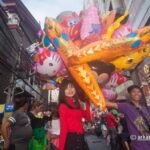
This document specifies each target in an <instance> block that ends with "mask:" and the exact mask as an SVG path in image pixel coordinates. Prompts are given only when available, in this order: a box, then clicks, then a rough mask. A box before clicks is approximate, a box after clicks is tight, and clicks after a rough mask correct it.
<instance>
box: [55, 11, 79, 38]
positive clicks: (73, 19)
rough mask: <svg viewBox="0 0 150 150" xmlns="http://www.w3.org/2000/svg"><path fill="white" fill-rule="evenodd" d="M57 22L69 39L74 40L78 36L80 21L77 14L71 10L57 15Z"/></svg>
mask: <svg viewBox="0 0 150 150" xmlns="http://www.w3.org/2000/svg"><path fill="white" fill-rule="evenodd" d="M57 20H58V22H59V23H60V24H61V26H62V27H63V29H64V31H65V32H66V33H67V34H68V35H69V37H70V39H72V40H76V39H78V38H79V36H80V28H81V22H80V18H79V16H78V15H77V14H76V13H75V12H72V11H64V12H62V13H61V14H60V15H59V16H58V17H57Z"/></svg>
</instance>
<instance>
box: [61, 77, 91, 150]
mask: <svg viewBox="0 0 150 150" xmlns="http://www.w3.org/2000/svg"><path fill="white" fill-rule="evenodd" d="M59 115H60V143H59V146H60V149H59V150H88V147H87V144H86V143H85V141H84V130H83V125H82V118H85V119H86V120H88V121H91V115H90V105H89V103H86V110H83V109H82V108H81V106H80V104H79V101H78V97H77V94H76V89H75V84H74V83H73V82H72V81H70V80H67V79H64V80H63V81H62V84H61V86H60V93H59Z"/></svg>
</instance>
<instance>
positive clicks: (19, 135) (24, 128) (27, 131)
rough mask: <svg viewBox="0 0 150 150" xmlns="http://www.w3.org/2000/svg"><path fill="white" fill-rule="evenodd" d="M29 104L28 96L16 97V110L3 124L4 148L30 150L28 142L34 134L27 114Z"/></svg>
mask: <svg viewBox="0 0 150 150" xmlns="http://www.w3.org/2000/svg"><path fill="white" fill-rule="evenodd" d="M28 106H29V99H28V98H26V97H20V98H15V99H14V112H13V114H12V116H11V117H10V118H8V120H7V121H6V122H5V123H4V124H3V126H2V134H3V138H4V140H5V144H4V149H7V150H28V143H29V140H30V138H31V136H32V127H31V124H30V119H29V117H28V115H27V114H26V112H27V110H28Z"/></svg>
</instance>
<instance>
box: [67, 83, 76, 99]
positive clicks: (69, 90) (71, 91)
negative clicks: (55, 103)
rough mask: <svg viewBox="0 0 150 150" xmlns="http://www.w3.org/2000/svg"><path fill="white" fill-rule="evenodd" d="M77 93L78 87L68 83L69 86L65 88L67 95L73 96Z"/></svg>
mask: <svg viewBox="0 0 150 150" xmlns="http://www.w3.org/2000/svg"><path fill="white" fill-rule="evenodd" d="M75 94H76V89H75V87H74V86H73V85H72V84H68V86H67V88H66V89H65V96H67V97H73V96H74V95H75Z"/></svg>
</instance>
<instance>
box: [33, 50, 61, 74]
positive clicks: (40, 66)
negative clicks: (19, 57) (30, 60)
mask: <svg viewBox="0 0 150 150" xmlns="http://www.w3.org/2000/svg"><path fill="white" fill-rule="evenodd" d="M35 61H36V64H35V69H36V71H37V72H38V73H39V74H41V75H45V76H48V77H53V76H56V75H57V74H58V73H59V71H60V70H61V69H62V65H63V62H62V59H61V57H60V55H59V54H58V53H56V52H52V51H48V50H47V49H42V50H41V52H39V53H38V54H37V55H36V56H35Z"/></svg>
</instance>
